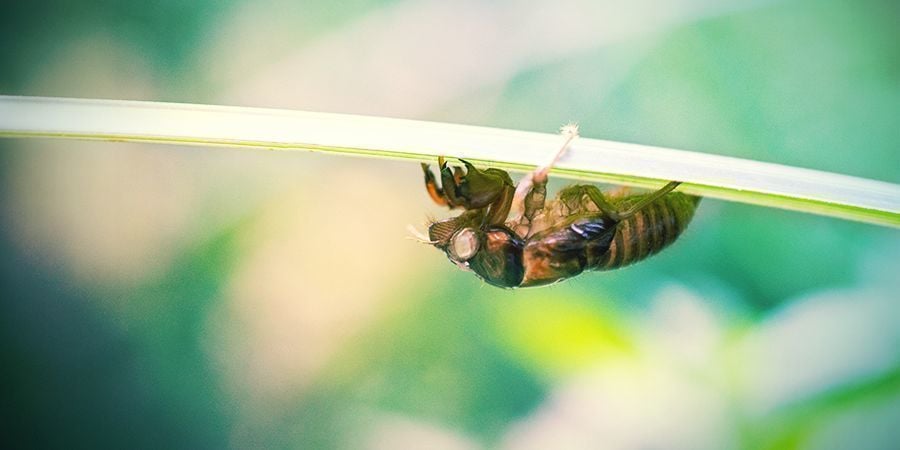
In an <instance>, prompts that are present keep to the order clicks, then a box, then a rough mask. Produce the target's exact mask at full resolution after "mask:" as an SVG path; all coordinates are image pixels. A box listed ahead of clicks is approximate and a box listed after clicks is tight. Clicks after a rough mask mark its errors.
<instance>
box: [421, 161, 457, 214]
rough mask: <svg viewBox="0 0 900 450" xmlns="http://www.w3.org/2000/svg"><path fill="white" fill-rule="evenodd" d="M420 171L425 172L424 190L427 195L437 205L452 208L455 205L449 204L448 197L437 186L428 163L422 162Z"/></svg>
mask: <svg viewBox="0 0 900 450" xmlns="http://www.w3.org/2000/svg"><path fill="white" fill-rule="evenodd" d="M422 172H424V173H425V190H426V191H428V196H429V197H431V199H432V200H434V202H435V203H437V204H438V205H441V206H449V207H450V208H453V207H454V206H455V205H452V204H450V199H448V198H447V195H446V194H445V193H444V190H443V189H441V188H440V186H438V184H437V179H436V178H435V177H434V174H433V173H431V168H430V167H429V166H428V164H425V163H422Z"/></svg>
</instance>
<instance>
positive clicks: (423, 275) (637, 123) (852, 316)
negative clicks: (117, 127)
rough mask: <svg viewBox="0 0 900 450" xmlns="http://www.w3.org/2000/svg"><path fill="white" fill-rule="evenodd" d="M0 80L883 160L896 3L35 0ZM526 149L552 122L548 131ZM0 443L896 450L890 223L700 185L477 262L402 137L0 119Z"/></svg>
mask: <svg viewBox="0 0 900 450" xmlns="http://www.w3.org/2000/svg"><path fill="white" fill-rule="evenodd" d="M0 8H2V9H0V61H2V62H0V64H2V70H0V91H2V93H4V94H21V95H48V96H67V97H96V98H116V99H138V100H159V101H177V102H198V103H214V104H228V105H246V106H263V107H282V108H292V109H303V110H313V111H330V112H341V113H361V114H372V115H383V116H390V117H404V118H415V119H425V120H439V121H448V122H456V123H467V124H478V125H485V126H497V127H506V128H514V129H522V130H533V131H542V132H552V131H553V130H555V129H556V128H557V127H558V126H559V125H561V124H563V123H566V122H568V121H572V120H575V121H578V122H580V124H581V129H582V134H583V135H585V136H588V137H596V138H605V139H613V140H621V141H627V142H637V143H644V144H653V145H660V146H668V147H675V148H682V149H689V150H696V151H701V152H710V153H717V154H725V155H732V156H738V157H745V158H752V159H758V160H764V161H770V162H777V163H783V164H790V165H795V166H800V167H809V168H814V169H821V170H828V171H835V172H840V173H846V174H851V175H856V176H862V177H867V178H873V179H879V180H884V181H889V182H894V183H897V182H900V151H898V150H900V123H898V118H900V36H898V28H897V25H898V23H900V3H898V2H896V1H892V0H887V1H869V0H863V1H856V2H844V1H829V0H771V1H769V0H745V1H724V2H723V1H713V0H706V1H702V0H701V1H683V0H670V1H650V0H639V1H635V2H614V1H591V0H554V1H551V0H542V1H520V0H505V1H482V2H479V1H470V0H464V1H457V2H448V1H442V0H397V1H370V0H354V1H348V2H332V1H285V0H262V1H253V2H249V1H237V0H230V1H211V0H199V1H194V2H183V1H177V0H162V1H154V2H141V1H113V0H79V1H69V0H48V1H31V2H24V1H23V2H15V3H13V2H4V4H3V5H2V7H0ZM548 151H552V149H548ZM0 176H2V179H0V181H2V192H0V195H2V204H0V220H2V236H0V291H2V300H0V386H2V391H3V393H2V395H0V411H2V414H3V417H2V420H0V445H2V446H3V447H8V448H31V447H43V448H48V447H49V448H54V447H55V448H78V447H81V448H101V447H115V448H192V449H198V448H326V449H327V448H338V449H460V450H461V449H481V448H498V449H511V450H518V449H549V448H563V449H602V448H609V449H620V448H621V449H630V448H640V449H670V448H672V449H727V448H771V449H775V448H779V449H780V448H791V449H793V448H797V449H819V448H835V449H840V448H855V449H879V448H884V449H888V448H897V447H896V446H897V445H898V444H897V443H898V442H900V429H898V427H897V425H898V424H900V294H898V292H900V277H898V274H900V259H898V255H900V233H898V231H897V230H895V229H888V228H880V227H876V226H872V225H864V224H857V223H850V222H846V221H841V220H838V219H830V218H823V217H817V216H812V215H806V214H801V213H794V212H787V211H781V210H772V209H766V208H761V207H754V206H747V205H740V204H733V203H725V202H720V201H715V200H706V201H704V202H703V203H702V204H701V207H700V209H699V211H698V214H697V216H696V218H695V220H694V223H693V224H692V225H691V227H690V228H689V229H688V231H687V233H686V234H685V235H684V236H683V237H682V238H681V239H680V240H679V241H678V242H677V243H676V245H675V246H674V247H672V248H671V249H669V250H667V251H666V252H664V253H662V254H661V255H659V256H657V257H655V258H653V259H650V260H648V261H645V262H643V263H641V264H639V265H636V266H633V267H631V268H628V269H624V270H620V271H616V272H610V273H600V274H587V275H583V276H581V277H579V278H576V279H573V280H569V281H568V282H565V283H563V284H560V285H556V286H552V287H548V288H541V289H531V290H518V291H503V290H498V289H495V288H492V287H490V286H486V285H484V284H483V283H481V282H480V281H478V280H477V279H475V278H474V277H473V276H471V275H470V274H466V273H462V272H460V271H459V270H457V269H456V268H455V267H454V266H453V265H452V264H450V263H448V262H447V261H446V259H445V258H444V257H443V256H442V255H441V254H440V253H439V252H437V251H435V250H434V249H431V248H429V247H427V246H424V245H421V244H418V243H416V242H414V241H411V240H408V239H404V237H405V236H406V234H407V233H406V231H405V228H406V225H407V224H415V225H421V224H422V223H423V221H424V220H425V218H426V216H428V215H431V216H434V217H445V216H447V215H448V212H446V211H442V210H441V209H439V208H437V207H436V206H434V205H432V204H431V202H430V200H429V199H428V198H427V196H426V195H425V193H424V190H423V189H422V185H421V182H422V180H421V172H420V169H419V167H418V166H417V165H416V164H411V163H408V162H392V161H380V160H364V159H354V158H349V157H339V156H328V155H321V154H314V153H304V152H263V151H246V150H237V149H216V148H183V147H177V146H162V145H138V144H126V143H98V142H76V141H50V140H29V141H26V140H15V139H5V140H2V141H0Z"/></svg>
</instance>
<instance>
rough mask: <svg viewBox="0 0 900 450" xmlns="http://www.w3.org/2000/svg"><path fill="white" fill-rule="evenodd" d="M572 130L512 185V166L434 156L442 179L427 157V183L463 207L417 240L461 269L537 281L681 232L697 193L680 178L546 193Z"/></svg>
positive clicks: (653, 245) (511, 281) (441, 198)
mask: <svg viewBox="0 0 900 450" xmlns="http://www.w3.org/2000/svg"><path fill="white" fill-rule="evenodd" d="M571 127H572V128H570V129H568V130H566V127H563V132H564V135H566V136H567V139H566V141H565V144H563V146H562V148H560V150H559V151H558V152H557V153H556V155H555V157H554V159H553V161H552V162H550V163H549V164H546V165H544V166H542V167H539V168H537V169H536V170H534V171H533V172H531V173H529V174H527V175H526V176H525V177H524V178H523V179H522V180H520V181H519V183H518V184H517V185H516V184H513V181H512V179H511V178H510V176H509V174H508V173H507V172H505V171H503V170H500V169H495V168H490V169H485V170H481V169H478V168H476V167H475V166H473V165H472V164H471V163H469V162H468V161H465V160H463V159H460V160H459V161H460V162H461V163H462V164H463V165H464V166H465V170H463V169H462V168H461V167H453V168H452V169H451V167H450V166H448V165H447V161H446V160H445V158H443V157H440V158H438V172H439V175H440V179H441V183H440V186H439V185H438V182H437V179H436V178H435V176H434V174H433V173H432V171H431V169H430V167H429V166H428V164H422V170H423V171H424V173H425V187H426V189H427V191H428V194H429V196H430V197H431V198H432V199H433V200H434V201H435V202H436V203H438V204H439V205H444V206H448V207H449V208H450V209H457V208H459V209H462V210H463V212H462V213H461V214H459V215H458V216H456V217H451V218H449V219H445V220H440V221H435V222H433V223H431V224H430V226H429V227H428V235H427V239H425V236H421V240H423V241H424V242H427V243H429V244H431V245H433V246H434V247H436V248H438V249H440V250H442V251H444V252H445V253H446V255H447V257H448V258H449V259H450V261H452V262H453V263H455V264H456V265H457V266H459V267H460V268H462V269H464V270H469V271H472V272H474V273H475V274H476V275H477V276H478V277H480V278H481V279H483V280H484V281H486V282H487V283H488V284H491V285H493V286H498V287H501V288H516V287H530V286H541V285H547V284H551V283H555V282H558V281H561V280H563V279H566V278H571V277H574V276H576V275H579V274H580V273H582V272H583V271H585V270H611V269H615V268H619V267H624V266H627V265H629V264H632V263H635V262H637V261H640V260H642V259H645V258H647V257H649V256H651V255H653V254H655V253H657V252H659V251H660V250H662V249H663V248H665V247H666V246H668V245H669V244H671V243H672V242H674V241H675V240H676V239H677V238H678V236H679V235H680V234H681V233H682V232H683V231H684V230H685V228H686V227H687V225H688V223H689V222H690V221H691V218H692V217H693V215H694V211H695V209H696V208H697V204H698V203H699V202H700V197H696V196H692V195H687V194H684V193H681V192H673V190H674V189H675V188H676V187H677V186H678V185H679V184H680V182H677V181H673V182H670V183H668V184H666V185H665V186H664V187H662V188H661V189H659V190H657V191H655V192H652V193H648V194H638V195H628V194H627V193H624V192H619V193H607V194H604V193H603V192H602V191H600V189H599V188H597V187H596V186H593V185H587V184H578V185H573V186H569V187H566V188H564V189H562V190H561V191H560V192H559V193H558V194H557V196H556V198H555V199H553V200H549V201H548V200H547V198H546V197H547V178H548V177H547V174H548V172H549V171H550V168H551V167H552V166H553V165H554V164H555V163H556V161H557V160H558V159H559V158H560V156H561V155H562V154H563V153H564V152H565V150H566V148H567V147H568V145H569V144H570V143H571V141H572V140H573V139H574V138H575V137H577V128H574V126H571Z"/></svg>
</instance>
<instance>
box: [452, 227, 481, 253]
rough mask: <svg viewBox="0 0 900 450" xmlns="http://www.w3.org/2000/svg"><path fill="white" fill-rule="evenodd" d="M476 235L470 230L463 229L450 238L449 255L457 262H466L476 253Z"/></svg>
mask: <svg viewBox="0 0 900 450" xmlns="http://www.w3.org/2000/svg"><path fill="white" fill-rule="evenodd" d="M478 247H479V242H478V234H477V233H475V230H473V229H471V228H463V229H461V230H459V231H457V232H456V233H454V234H453V237H451V238H450V247H449V250H450V255H451V256H453V258H454V259H456V260H459V261H468V260H469V259H471V258H472V257H473V256H475V253H478Z"/></svg>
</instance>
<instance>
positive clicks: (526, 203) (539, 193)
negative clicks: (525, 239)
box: [511, 124, 578, 233]
mask: <svg viewBox="0 0 900 450" xmlns="http://www.w3.org/2000/svg"><path fill="white" fill-rule="evenodd" d="M560 133H562V135H563V137H565V141H564V142H563V145H562V146H560V148H559V150H557V151H556V153H554V155H553V159H551V160H550V161H548V162H547V163H546V164H543V165H541V166H539V167H537V168H536V169H534V170H533V171H532V172H530V173H529V174H527V175H525V176H524V177H522V179H521V180H519V184H518V185H517V186H516V193H515V195H514V196H513V201H512V210H513V219H512V220H511V221H512V222H515V223H518V224H521V225H522V228H523V230H524V231H525V233H527V229H528V227H529V224H530V223H531V220H532V219H533V218H534V216H535V215H536V214H537V213H538V212H539V211H540V210H542V209H544V202H545V200H546V198H547V178H548V174H549V173H550V169H552V168H553V166H555V165H556V162H557V161H559V158H561V157H562V155H563V154H565V152H566V150H568V148H569V145H571V143H572V141H573V140H574V139H575V138H576V137H578V126H577V125H574V124H569V125H565V126H563V127H562V128H560Z"/></svg>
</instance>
